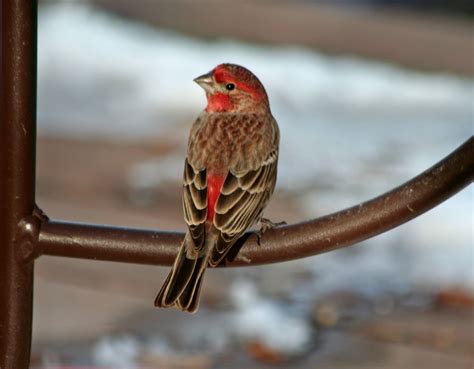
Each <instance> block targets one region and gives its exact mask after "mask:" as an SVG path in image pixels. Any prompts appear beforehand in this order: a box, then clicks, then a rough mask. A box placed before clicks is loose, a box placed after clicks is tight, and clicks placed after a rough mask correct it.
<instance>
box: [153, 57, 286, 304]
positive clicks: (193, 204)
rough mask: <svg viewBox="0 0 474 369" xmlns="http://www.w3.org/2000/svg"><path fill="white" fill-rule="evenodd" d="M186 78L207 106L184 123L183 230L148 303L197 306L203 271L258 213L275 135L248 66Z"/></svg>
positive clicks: (269, 186) (266, 193)
mask: <svg viewBox="0 0 474 369" xmlns="http://www.w3.org/2000/svg"><path fill="white" fill-rule="evenodd" d="M194 81H195V82H196V83H197V84H198V85H199V86H201V87H202V88H203V89H204V91H205V93H206V98H207V106H206V108H205V109H204V110H203V111H202V112H201V113H200V115H199V116H198V118H197V119H196V121H195V122H194V124H193V125H192V127H191V130H190V134H189V139H188V145H187V155H186V159H185V163H184V174H183V196H182V204H183V212H184V220H185V222H186V225H187V232H186V235H185V237H184V240H183V242H182V244H181V246H180V248H179V251H178V254H177V256H176V259H175V261H174V264H173V266H172V268H171V271H170V272H169V274H168V276H167V278H166V280H165V282H164V284H163V286H162V288H161V290H160V291H159V293H158V295H157V297H156V299H155V306H156V307H164V308H166V307H173V306H174V307H176V308H177V309H179V310H181V311H184V312H189V313H194V312H196V311H197V310H198V306H199V300H200V292H201V287H202V283H203V277H204V273H205V271H206V268H207V267H208V266H210V267H215V266H217V265H219V264H220V263H221V262H223V260H224V259H225V258H226V256H227V254H228V253H229V250H230V249H231V248H232V246H233V245H234V244H235V243H236V241H237V240H238V239H239V238H240V237H241V236H242V235H243V234H244V233H245V232H246V230H247V229H249V228H250V227H252V226H253V225H254V224H255V223H257V222H260V224H261V228H260V230H259V231H257V235H258V236H259V239H260V236H261V235H262V234H263V232H264V231H266V230H267V229H268V228H272V227H274V226H275V225H277V223H273V222H271V221H270V220H269V219H266V218H263V210H264V209H265V207H266V206H267V204H268V202H269V200H270V197H271V196H272V194H273V192H274V189H275V184H276V178H277V164H278V153H279V141H280V132H279V128H278V124H277V122H276V120H275V118H274V117H273V116H272V113H271V111H270V104H269V100H268V95H267V93H266V91H265V88H264V87H263V84H262V83H261V82H260V80H259V79H258V78H257V77H256V76H255V75H254V74H253V73H252V72H250V71H249V70H248V69H246V68H245V67H242V66H240V65H237V64H230V63H223V64H219V65H217V66H216V67H215V68H214V69H212V70H211V71H210V72H208V73H205V74H203V75H201V76H199V77H197V78H195V79H194Z"/></svg>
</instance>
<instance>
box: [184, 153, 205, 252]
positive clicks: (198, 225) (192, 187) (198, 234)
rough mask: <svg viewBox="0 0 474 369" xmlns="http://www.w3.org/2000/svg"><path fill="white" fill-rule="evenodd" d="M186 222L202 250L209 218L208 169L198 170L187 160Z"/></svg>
mask: <svg viewBox="0 0 474 369" xmlns="http://www.w3.org/2000/svg"><path fill="white" fill-rule="evenodd" d="M183 210H184V220H185V221H186V224H187V225H188V228H189V232H190V234H191V237H192V239H193V241H194V246H195V248H196V249H197V250H200V249H201V248H202V247H203V245H204V242H205V240H206V231H205V228H206V227H205V223H206V218H207V177H206V168H204V169H201V170H197V169H195V168H193V167H192V165H191V164H190V163H189V162H188V159H186V161H185V163H184V175H183Z"/></svg>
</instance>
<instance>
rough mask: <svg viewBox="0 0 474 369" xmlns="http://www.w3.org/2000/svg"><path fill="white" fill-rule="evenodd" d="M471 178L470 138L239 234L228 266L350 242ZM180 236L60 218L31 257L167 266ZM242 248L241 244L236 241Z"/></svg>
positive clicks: (416, 211) (44, 230) (431, 203)
mask: <svg viewBox="0 0 474 369" xmlns="http://www.w3.org/2000/svg"><path fill="white" fill-rule="evenodd" d="M473 178H474V138H473V137H471V138H469V139H468V140H467V141H466V142H465V143H464V144H463V145H461V146H459V147H458V148H457V149H456V150H455V151H454V152H452V153H451V154H450V155H448V156H447V157H446V158H444V159H443V160H441V161H440V162H439V163H437V164H435V165H434V166H433V167H431V168H429V169H428V170H426V171H425V172H423V173H421V174H420V175H418V176H416V177H415V178H413V179H411V180H410V181H408V182H406V183H405V184H402V185H401V186H399V187H397V188H394V189H393V190H391V191H389V192H386V193H385V194H383V195H381V196H379V197H376V198H374V199H372V200H369V201H366V202H364V203H362V204H359V205H356V206H354V207H352V208H349V209H345V210H341V211H339V212H337V213H334V214H329V215H326V216H324V217H321V218H317V219H313V220H309V221H306V222H302V223H298V224H292V225H288V226H284V227H279V228H276V229H272V230H269V231H268V232H266V233H265V234H264V236H263V238H262V242H261V245H258V244H257V242H256V238H255V237H254V236H253V237H249V236H251V233H247V235H246V237H243V240H242V244H243V247H242V248H241V250H240V252H239V253H238V254H237V255H236V257H235V259H234V260H233V261H232V262H230V263H227V266H242V265H255V264H268V263H276V262H281V261H287V260H293V259H297V258H303V257H307V256H312V255H317V254H321V253H324V252H328V251H331V250H334V249H337V248H341V247H346V246H350V245H352V244H354V243H356V242H360V241H362V240H365V239H368V238H370V237H373V236H375V235H377V234H379V233H382V232H385V231H387V230H389V229H392V228H394V227H396V226H399V225H400V224H403V223H405V222H408V221H409V220H411V219H413V218H415V217H417V216H419V215H421V214H423V213H424V212H426V211H428V210H430V209H431V208H433V207H435V206H436V205H438V204H440V203H441V202H443V201H444V200H446V199H447V198H449V197H450V196H452V195H454V194H455V193H456V192H458V191H461V190H462V189H463V188H464V187H466V186H468V185H469V184H470V183H471V182H472V181H473ZM183 237H184V235H183V234H180V233H171V232H163V231H153V230H140V229H130V228H118V227H110V226H95V225H88V224H74V223H63V222H55V221H52V222H48V221H45V222H44V223H43V224H42V227H41V232H40V234H39V243H38V244H37V245H36V246H37V248H36V250H35V252H36V255H30V257H34V256H38V255H40V254H45V255H56V256H68V257H76V258H87V259H99V260H110V261H121V262H128V263H142V264H155V265H171V264H172V263H173V259H174V257H175V255H176V252H177V250H178V246H179V244H180V242H181V240H182V239H183ZM239 246H242V245H239Z"/></svg>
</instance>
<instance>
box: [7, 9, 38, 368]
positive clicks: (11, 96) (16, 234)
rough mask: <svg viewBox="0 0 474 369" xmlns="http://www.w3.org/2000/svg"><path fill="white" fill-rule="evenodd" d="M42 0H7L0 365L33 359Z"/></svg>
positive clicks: (16, 365)
mask: <svg viewBox="0 0 474 369" xmlns="http://www.w3.org/2000/svg"><path fill="white" fill-rule="evenodd" d="M36 26H37V2H36V0H3V1H2V74H1V77H2V80H1V112H0V113H1V121H0V368H1V369H27V368H28V366H29V361H30V345H31V323H32V305H33V262H32V261H29V262H26V261H24V260H25V259H24V257H23V256H24V255H22V252H23V251H24V248H23V247H20V246H23V243H25V242H29V240H28V234H29V233H31V229H30V228H31V226H29V225H28V224H27V223H25V222H22V220H23V219H25V217H27V216H29V215H31V214H32V212H33V208H34V201H35V141H36V32H37V30H36Z"/></svg>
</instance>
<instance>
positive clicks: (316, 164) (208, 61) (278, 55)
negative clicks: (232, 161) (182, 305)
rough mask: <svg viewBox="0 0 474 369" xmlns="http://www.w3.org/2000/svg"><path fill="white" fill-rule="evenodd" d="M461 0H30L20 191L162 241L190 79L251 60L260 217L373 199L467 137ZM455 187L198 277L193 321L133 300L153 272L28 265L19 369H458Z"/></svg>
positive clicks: (461, 337) (463, 279)
mask: <svg viewBox="0 0 474 369" xmlns="http://www.w3.org/2000/svg"><path fill="white" fill-rule="evenodd" d="M473 10H474V6H473V3H472V2H471V1H463V0H457V1H441V0H439V1H428V0H418V1H390V0H378V1H376V0H373V1H369V0H367V1H358V2H353V1H338V2H334V1H309V0H306V1H303V0H301V1H283V0H281V1H265V0H258V1H257V0H255V1H231V0H202V1H189V0H188V1H186V0H177V1H171V0H157V1H151V0H137V1H125V0H96V1H64V2H63V1H40V11H39V35H38V45H39V49H38V63H39V65H38V124H39V126H38V137H39V142H38V147H37V150H38V156H37V160H38V170H37V201H38V204H39V205H40V207H41V208H43V210H44V211H45V212H46V213H47V214H48V215H49V216H50V217H51V218H55V219H65V220H70V221H80V222H88V223H101V224H113V225H123V226H131V227H142V228H159V229H164V230H180V231H184V221H183V220H182V210H181V175H182V167H183V158H184V156H185V149H186V141H187V136H188V130H189V128H190V126H191V124H192V122H193V121H194V119H195V117H196V116H197V115H198V114H199V112H200V111H201V110H202V109H203V108H204V107H205V105H206V102H205V96H204V93H203V91H202V90H201V89H200V88H199V86H197V85H196V84H195V83H193V81H192V80H193V78H195V77H196V76H198V75H200V74H202V73H205V72H207V71H209V70H210V69H212V68H213V67H214V66H215V65H217V64H219V63H222V62H233V63H238V64H242V65H244V66H246V67H247V68H249V69H250V70H252V71H253V72H254V73H255V74H256V75H257V76H258V77H259V78H260V79H261V81H262V82H263V84H264V85H265V87H266V89H267V92H268V94H269V97H270V102H271V107H272V111H273V115H274V116H275V117H276V119H277V120H278V122H279V125H280V129H281V134H282V139H281V155H280V165H279V178H278V185H277V190H276V193H275V195H274V198H273V200H272V202H271V204H270V206H269V208H268V210H267V212H266V216H268V217H269V218H271V219H272V220H274V221H280V220H285V221H287V222H288V223H291V222H295V221H300V220H304V219H308V218H312V217H317V216H321V215H325V214H328V213H330V212H334V211H337V210H340V209H342V208H344V207H348V206H352V205H355V204H357V203H359V202H362V201H365V200H367V199H370V198H372V197H374V196H376V195H379V194H381V193H383V192H385V191H387V190H389V189H391V188H393V187H395V186H397V185H399V184H401V183H402V182H404V181H406V180H408V179H410V178H411V177H413V176H415V175H416V174H418V173H420V172H421V171H423V170H425V169H426V168H428V167H429V166H431V165H432V164H434V163H435V162H437V161H438V160H440V159H441V158H442V157H444V156H445V155H447V154H448V153H450V152H451V151H452V150H453V149H455V148H456V147H457V146H458V145H460V144H461V143H462V142H464V141H465V140H466V139H467V138H469V137H470V136H471V135H472V134H473V98H474V79H473V75H474V63H473V51H474V50H473V41H472V40H473V38H472V37H473V14H474V11H473ZM472 230H473V189H472V186H470V187H469V188H467V189H465V190H464V191H462V192H461V193H459V194H457V195H456V196H454V197H453V198H451V199H449V200H448V201H446V202H445V203H443V204H442V205H441V206H439V207H437V208H435V209H433V210H431V211H430V212H428V213H427V214H425V215H423V216H421V217H420V218H418V219H415V220H413V221H411V222H409V223H408V224H406V225H404V226H401V227H399V228H397V229H395V230H393V231H391V232H388V233H386V234H383V235H381V236H378V237H375V238H373V239H371V240H369V241H367V242H363V243H361V244H358V245H356V246H353V247H350V248H347V249H344V250H340V251H335V252H331V253H328V254H324V255H320V256H317V257H313V258H308V259H304V260H296V261H293V262H287V263H281V264H278V265H270V266H262V267H252V268H240V269H229V270H222V269H221V270H211V271H209V272H208V273H207V274H206V281H205V284H204V288H203V296H202V303H201V307H200V310H199V312H198V313H197V314H196V315H193V316H190V315H185V314H184V313H180V312H177V311H175V310H157V309H155V308H154V307H153V300H154V298H155V294H156V292H157V291H158V289H159V288H160V286H161V284H162V282H163V280H164V278H165V276H166V274H167V273H168V270H169V268H163V267H152V266H143V265H128V264H120V263H107V262H99V261H84V260H74V259H65V258H53V257H42V258H41V259H40V260H39V261H38V263H37V265H36V286H35V297H34V298H35V310H34V332H33V335H34V342H33V362H32V365H33V366H34V367H36V368H58V367H64V368H65V367H68V368H71V367H81V368H84V367H88V368H114V369H120V368H127V369H135V368H147V369H153V368H165V369H166V368H170V369H171V368H173V369H174V368H181V369H182V368H193V369H194V368H196V369H200V368H203V369H204V368H242V367H246V368H274V367H275V368H308V369H309V368H316V367H317V368H320V369H323V368H333V369H342V368H378V369H380V368H387V369H388V368H390V369H395V368H397V369H398V368H415V367H419V366H420V365H424V366H426V367H429V368H466V369H467V368H471V367H472V364H473V360H474V357H473V351H472V348H473V344H474V333H473V332H474V329H473V328H474V320H473V311H474V310H473V308H474V275H473V243H472V238H473V231H472Z"/></svg>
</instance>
